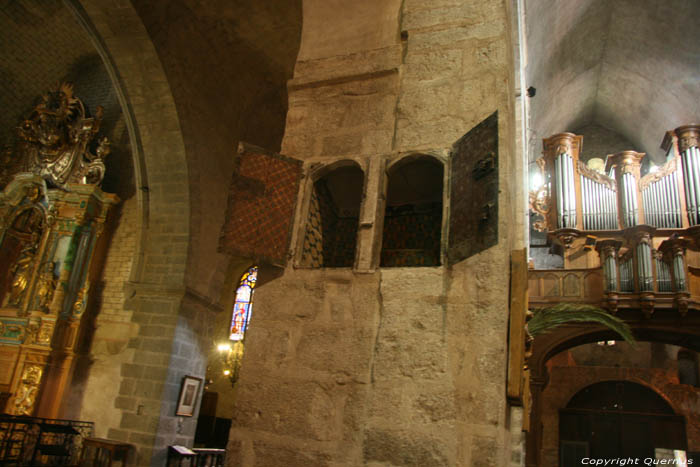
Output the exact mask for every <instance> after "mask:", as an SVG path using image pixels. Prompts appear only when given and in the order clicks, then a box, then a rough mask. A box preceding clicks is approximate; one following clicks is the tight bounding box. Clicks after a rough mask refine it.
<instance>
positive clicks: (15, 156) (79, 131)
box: [0, 84, 119, 417]
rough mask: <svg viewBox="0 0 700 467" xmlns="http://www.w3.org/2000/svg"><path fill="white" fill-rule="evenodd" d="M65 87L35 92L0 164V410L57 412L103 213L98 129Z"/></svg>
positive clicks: (110, 198) (106, 199) (106, 202)
mask: <svg viewBox="0 0 700 467" xmlns="http://www.w3.org/2000/svg"><path fill="white" fill-rule="evenodd" d="M101 116H102V112H101V108H99V107H98V108H97V109H96V112H95V115H94V116H90V115H88V113H87V111H86V109H85V107H84V106H83V104H82V102H81V101H80V99H78V98H77V97H75V96H73V92H72V87H71V86H70V85H68V84H63V85H61V86H59V87H58V89H56V90H53V91H50V92H48V93H46V94H45V95H44V96H42V98H41V100H40V103H39V104H38V105H37V106H36V107H35V108H34V110H33V112H32V113H31V115H30V116H29V117H28V118H27V119H26V120H24V121H23V122H21V123H20V125H19V127H18V128H17V140H16V144H15V145H14V146H13V147H12V148H11V149H8V150H6V151H4V152H3V154H2V158H3V160H2V165H1V166H0V167H1V170H2V171H1V172H0V187H1V188H2V191H1V192H0V392H1V393H2V398H0V411H2V412H5V413H10V414H17V415H35V416H43V417H57V416H59V415H60V410H61V404H62V400H63V397H64V395H65V394H66V391H67V390H68V388H69V385H70V379H71V375H72V371H73V364H74V361H75V357H76V352H77V351H78V348H79V347H80V342H79V339H80V336H81V334H82V333H81V322H82V321H83V319H82V317H83V312H84V311H85V310H86V307H87V300H88V297H89V290H90V283H89V274H88V271H89V268H90V263H91V260H92V258H93V256H94V253H95V245H96V242H97V240H98V238H99V237H100V235H101V233H102V231H103V226H104V223H105V220H106V217H107V213H108V211H109V209H110V208H111V206H113V205H115V204H116V203H117V202H118V201H119V200H118V198H117V197H116V196H115V195H112V194H108V193H104V192H103V191H102V190H101V189H100V187H99V184H100V183H101V181H102V178H103V176H104V167H105V166H104V163H103V158H105V157H107V155H108V154H109V141H108V140H107V139H106V138H104V137H102V138H99V137H98V131H99V126H100V122H101Z"/></svg>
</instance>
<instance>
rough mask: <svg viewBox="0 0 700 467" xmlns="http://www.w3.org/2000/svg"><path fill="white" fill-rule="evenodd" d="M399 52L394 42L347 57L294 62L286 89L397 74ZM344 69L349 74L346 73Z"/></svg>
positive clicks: (399, 61) (400, 52)
mask: <svg viewBox="0 0 700 467" xmlns="http://www.w3.org/2000/svg"><path fill="white" fill-rule="evenodd" d="M401 55H402V50H401V46H400V45H396V46H392V47H386V48H383V49H376V50H369V51H366V52H362V53H356V54H351V55H347V56H336V57H330V58H321V59H317V60H308V61H304V62H297V64H296V69H295V71H294V78H293V79H291V80H289V81H288V82H287V88H288V89H289V91H294V90H297V89H303V88H309V87H317V86H325V85H328V84H336V83H341V82H347V81H359V80H364V79H370V78H374V77H379V76H385V75H389V74H394V73H398V69H399V66H400V65H401ZM348 70H352V71H353V73H351V74H348V73H347V71H348Z"/></svg>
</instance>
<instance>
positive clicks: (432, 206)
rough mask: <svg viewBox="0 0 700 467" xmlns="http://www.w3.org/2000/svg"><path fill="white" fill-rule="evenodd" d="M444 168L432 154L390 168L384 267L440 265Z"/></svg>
mask: <svg viewBox="0 0 700 467" xmlns="http://www.w3.org/2000/svg"><path fill="white" fill-rule="evenodd" d="M443 170H444V169H443V165H442V163H441V162H440V161H438V160H437V159H435V158H433V157H430V156H419V157H410V158H405V159H403V160H401V161H399V162H398V163H397V164H396V165H394V167H392V168H391V169H390V170H389V177H388V178H389V180H388V186H387V196H386V211H385V212H384V233H383V237H382V251H381V259H380V266H381V267H407V266H439V265H440V245H441V235H442V199H443Z"/></svg>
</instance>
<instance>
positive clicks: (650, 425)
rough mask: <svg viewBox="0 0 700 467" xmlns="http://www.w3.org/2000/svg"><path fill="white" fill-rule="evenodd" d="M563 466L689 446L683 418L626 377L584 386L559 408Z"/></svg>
mask: <svg viewBox="0 0 700 467" xmlns="http://www.w3.org/2000/svg"><path fill="white" fill-rule="evenodd" d="M559 446H560V456H559V459H560V461H559V462H560V464H559V465H561V466H570V465H580V464H581V461H582V459H584V458H587V457H588V458H594V459H617V458H633V459H634V458H637V459H645V458H655V455H656V453H655V450H656V449H670V450H676V449H677V450H683V451H685V450H686V448H687V441H686V430H685V419H684V418H683V417H682V416H679V415H676V414H675V412H674V411H673V408H672V407H671V406H670V405H669V404H668V402H666V401H665V400H664V399H663V398H662V397H661V396H659V395H658V394H657V393H656V392H654V391H653V390H651V389H649V388H647V387H645V386H643V385H641V384H637V383H632V382H629V381H603V382H599V383H594V384H592V385H590V386H587V387H585V388H584V389H582V390H580V391H579V392H578V393H576V394H575V395H574V397H572V398H571V400H570V401H569V403H568V404H567V406H566V407H565V408H563V409H561V410H560V411H559Z"/></svg>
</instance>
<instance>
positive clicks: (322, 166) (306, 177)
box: [290, 157, 369, 270]
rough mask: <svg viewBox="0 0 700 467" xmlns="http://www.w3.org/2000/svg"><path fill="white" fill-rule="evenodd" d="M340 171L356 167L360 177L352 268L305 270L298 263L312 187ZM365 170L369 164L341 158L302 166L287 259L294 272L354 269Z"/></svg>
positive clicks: (355, 266) (361, 158)
mask: <svg viewBox="0 0 700 467" xmlns="http://www.w3.org/2000/svg"><path fill="white" fill-rule="evenodd" d="M343 167H357V168H359V169H360V170H361V171H362V174H363V186H362V197H361V199H360V218H359V220H358V223H359V224H360V225H358V234H357V239H356V242H355V259H354V260H353V265H352V266H351V267H328V266H322V267H311V266H306V265H304V264H303V263H302V257H303V254H304V239H305V237H306V228H307V224H308V220H309V209H310V208H311V197H312V194H313V190H314V184H315V183H316V182H317V181H318V180H320V179H321V178H323V177H324V176H326V175H328V174H329V173H331V172H333V171H335V170H337V169H341V168H343ZM368 168H369V161H368V158H366V157H344V158H342V159H333V160H328V159H321V160H308V161H306V162H305V163H304V166H303V169H302V183H300V184H299V185H300V186H299V195H298V198H297V199H298V200H300V202H298V203H297V212H296V214H295V217H296V219H297V221H296V222H295V223H294V227H293V229H294V230H293V238H292V242H291V244H292V245H293V248H294V249H293V251H292V252H291V253H290V256H291V257H292V258H293V266H294V268H295V269H306V270H319V269H352V270H355V269H357V266H358V256H359V250H360V247H361V245H360V230H361V228H362V218H363V216H362V213H363V211H364V206H365V200H366V199H367V189H368V173H369V170H368Z"/></svg>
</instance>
